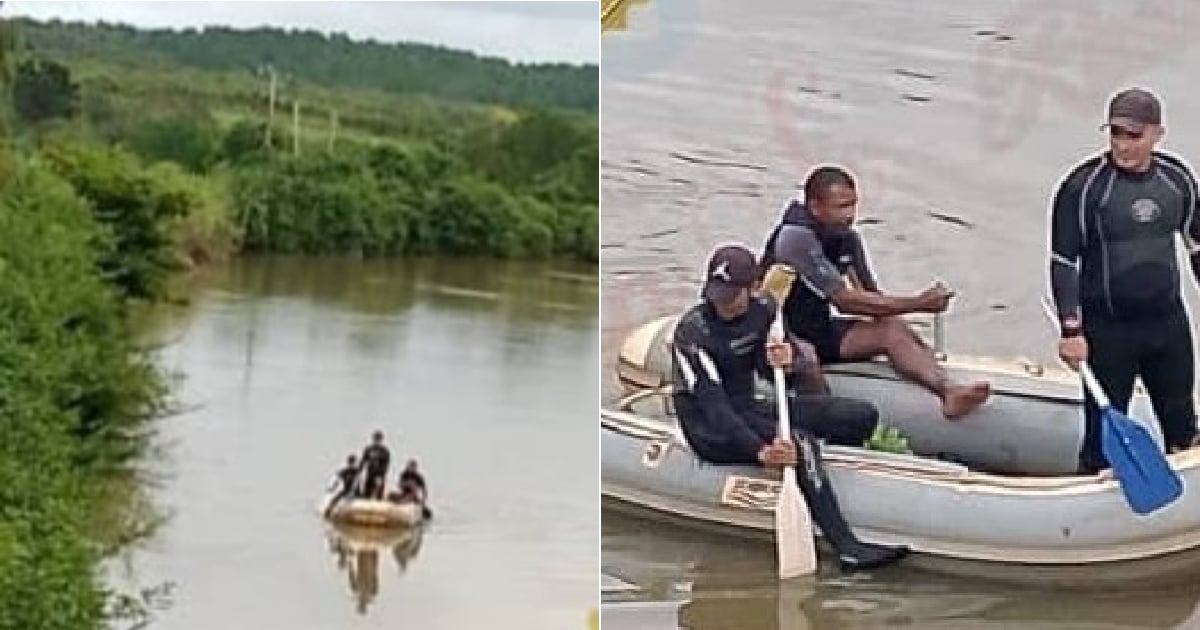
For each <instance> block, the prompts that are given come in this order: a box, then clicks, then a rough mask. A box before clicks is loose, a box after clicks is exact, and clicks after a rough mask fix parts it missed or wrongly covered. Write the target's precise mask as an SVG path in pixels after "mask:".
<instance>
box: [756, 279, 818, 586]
mask: <svg viewBox="0 0 1200 630" xmlns="http://www.w3.org/2000/svg"><path fill="white" fill-rule="evenodd" d="M793 280H795V273H794V272H793V271H792V270H791V269H789V268H787V267H785V266H783V265H775V266H773V267H771V269H770V270H769V271H768V272H767V274H766V276H764V278H763V289H764V290H765V291H766V292H767V293H770V294H771V296H772V297H773V298H774V299H775V321H774V323H772V324H771V337H772V338H773V339H774V340H776V341H783V340H784V339H785V337H784V334H783V300H784V299H785V298H786V297H787V294H788V291H789V290H790V289H791V286H792V281H793ZM775 401H776V404H777V405H778V412H779V436H780V437H782V438H784V439H787V440H791V439H792V429H791V422H790V420H791V416H790V415H788V398H787V384H786V382H785V381H784V375H783V369H782V368H775ZM796 452H797V453H800V452H803V451H802V449H801V448H800V445H799V444H797V445H796ZM775 546H776V549H777V550H778V552H779V577H780V578H782V579H787V578H792V577H796V576H799V575H811V574H812V573H815V572H816V570H817V548H816V543H815V542H814V541H813V528H812V519H811V517H810V516H809V514H808V504H807V503H805V501H804V496H803V495H802V494H800V486H799V485H798V484H797V482H796V467H795V466H785V467H784V468H783V485H782V486H781V487H780V489H779V501H778V503H776V504H775Z"/></svg>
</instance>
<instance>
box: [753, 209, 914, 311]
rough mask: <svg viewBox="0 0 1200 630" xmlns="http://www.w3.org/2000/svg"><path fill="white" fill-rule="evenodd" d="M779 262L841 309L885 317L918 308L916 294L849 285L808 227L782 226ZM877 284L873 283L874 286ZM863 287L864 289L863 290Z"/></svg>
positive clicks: (777, 245) (865, 279)
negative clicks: (893, 293) (794, 271)
mask: <svg viewBox="0 0 1200 630" xmlns="http://www.w3.org/2000/svg"><path fill="white" fill-rule="evenodd" d="M775 251H776V258H777V260H778V261H779V262H782V263H784V264H787V265H791V267H792V268H793V269H795V270H796V277H797V280H799V281H800V282H802V283H804V286H806V287H808V289H809V290H810V291H812V292H813V293H816V294H817V295H819V296H821V297H823V298H825V299H827V300H829V301H830V302H832V303H833V305H834V306H836V307H838V310H840V311H842V312H843V313H852V314H855V315H868V316H872V317H886V316H889V315H903V314H905V313H911V312H914V311H917V310H919V309H920V308H921V301H920V300H919V299H918V298H917V297H900V296H892V295H884V294H882V293H878V292H876V291H872V290H870V289H869V288H868V287H867V286H866V285H865V284H864V286H863V289H858V288H855V287H853V286H850V285H849V283H847V282H846V281H845V279H844V278H842V276H841V274H839V273H838V270H837V267H835V266H834V265H833V263H832V262H830V261H829V259H828V258H826V257H825V252H824V251H823V250H822V249H821V243H820V241H818V240H817V236H816V235H815V234H813V232H812V230H810V229H808V228H805V227H801V226H795V225H789V226H785V227H784V228H783V229H782V230H781V231H780V233H779V240H778V241H777V243H776V246H775ZM859 281H860V282H864V283H870V284H871V285H872V286H874V277H870V276H869V275H868V277H866V278H864V277H859ZM876 288H877V287H876ZM864 289H865V290H864Z"/></svg>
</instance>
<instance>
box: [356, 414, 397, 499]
mask: <svg viewBox="0 0 1200 630" xmlns="http://www.w3.org/2000/svg"><path fill="white" fill-rule="evenodd" d="M391 458H392V455H391V452H390V451H388V449H387V447H386V446H384V445H383V431H376V432H375V433H373V434H371V443H370V444H368V445H367V447H366V448H364V449H363V452H362V463H363V466H364V467H365V468H366V481H365V487H364V489H363V496H365V497H367V498H369V499H383V490H384V485H386V482H385V480H386V478H387V471H388V463H389V462H390V461H391Z"/></svg>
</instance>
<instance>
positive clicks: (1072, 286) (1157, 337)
mask: <svg viewBox="0 0 1200 630" xmlns="http://www.w3.org/2000/svg"><path fill="white" fill-rule="evenodd" d="M1104 127H1105V128H1107V129H1108V133H1109V148H1108V151H1105V152H1104V153H1102V154H1100V155H1096V156H1093V157H1091V158H1088V159H1087V160H1085V161H1084V162H1082V163H1080V164H1079V165H1077V166H1075V167H1074V168H1073V169H1072V170H1071V171H1070V172H1069V173H1068V174H1067V175H1066V177H1064V178H1063V179H1062V180H1061V181H1060V182H1059V184H1058V189H1057V191H1056V192H1055V195H1054V203H1053V207H1052V210H1051V214H1050V283H1051V287H1052V290H1053V293H1054V301H1055V304H1056V306H1057V311H1058V318H1059V325H1060V337H1059V341H1058V354H1059V357H1061V358H1062V360H1063V361H1064V362H1066V363H1067V364H1068V365H1070V366H1071V367H1072V368H1074V369H1078V367H1079V363H1080V362H1081V361H1087V362H1088V364H1089V365H1090V366H1091V368H1092V371H1093V372H1094V373H1095V375H1096V379H1097V380H1098V381H1099V382H1100V384H1101V386H1103V388H1104V390H1105V391H1106V392H1107V394H1108V396H1109V398H1111V400H1112V403H1113V406H1114V407H1116V408H1117V409H1120V410H1122V411H1125V410H1126V409H1127V407H1128V404H1129V398H1130V396H1131V395H1132V393H1133V382H1134V379H1135V378H1137V377H1138V376H1139V375H1140V376H1141V377H1142V383H1143V384H1144V385H1145V386H1146V391H1147V392H1148V393H1149V394H1150V400H1151V402H1152V404H1153V406H1154V414H1155V415H1156V416H1157V417H1158V420H1159V422H1160V423H1161V425H1162V429H1163V436H1164V438H1165V442H1166V446H1167V448H1168V449H1169V450H1170V451H1171V452H1175V451H1177V450H1180V449H1184V448H1187V447H1188V446H1190V445H1191V444H1192V443H1193V441H1194V440H1195V438H1196V413H1195V408H1194V406H1193V403H1192V389H1193V387H1194V381H1195V367H1194V361H1193V354H1192V333H1191V323H1190V322H1189V320H1188V313H1187V310H1186V309H1185V308H1184V304H1183V298H1182V297H1181V294H1180V270H1179V268H1178V266H1177V264H1176V250H1175V238H1176V234H1177V233H1178V234H1179V235H1181V236H1182V237H1183V240H1184V242H1185V243H1186V244H1187V246H1188V252H1189V254H1190V257H1191V264H1192V271H1193V275H1194V276H1197V275H1200V223H1197V222H1196V221H1195V211H1196V204H1197V194H1196V180H1195V177H1194V176H1193V175H1192V172H1191V169H1190V168H1189V167H1188V166H1187V165H1186V164H1185V163H1184V162H1183V160H1181V159H1180V158H1178V157H1176V156H1173V155H1169V154H1166V153H1162V152H1159V151H1157V150H1155V148H1156V146H1157V145H1158V143H1159V141H1160V140H1162V137H1163V133H1164V131H1165V128H1164V127H1163V125H1162V107H1161V105H1160V103H1159V100H1158V98H1157V97H1156V96H1154V94H1152V93H1150V92H1148V91H1146V90H1142V89H1137V88H1134V89H1129V90H1124V91H1122V92H1119V93H1117V94H1116V95H1114V96H1113V98H1112V99H1111V100H1110V101H1109V105H1108V122H1107V123H1106V124H1105V125H1104ZM1085 391H1086V390H1085ZM1085 400H1086V406H1085V417H1086V433H1085V436H1084V440H1083V444H1082V446H1081V448H1080V453H1079V471H1080V472H1081V473H1085V474H1091V473H1095V472H1096V471H1098V470H1101V469H1103V468H1107V467H1108V462H1107V460H1106V459H1105V457H1104V453H1103V452H1102V449H1101V444H1100V433H1101V430H1100V426H1101V424H1100V412H1099V409H1098V408H1097V406H1096V403H1095V401H1094V400H1092V397H1091V395H1090V394H1089V395H1087V397H1086V399H1085Z"/></svg>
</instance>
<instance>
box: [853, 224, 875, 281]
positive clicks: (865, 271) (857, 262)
mask: <svg viewBox="0 0 1200 630" xmlns="http://www.w3.org/2000/svg"><path fill="white" fill-rule="evenodd" d="M850 238H851V239H852V247H853V248H854V252H853V254H852V255H853V256H854V260H853V265H854V266H853V267H852V268H851V271H852V272H853V273H854V279H855V280H856V281H857V282H858V288H859V289H860V290H862V291H870V292H872V293H879V283H878V282H876V280H875V271H874V270H873V269H871V264H870V263H869V262H867V247H866V245H864V244H863V240H862V235H861V234H859V233H858V230H854V231H853V232H852V233H851V236H850Z"/></svg>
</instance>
